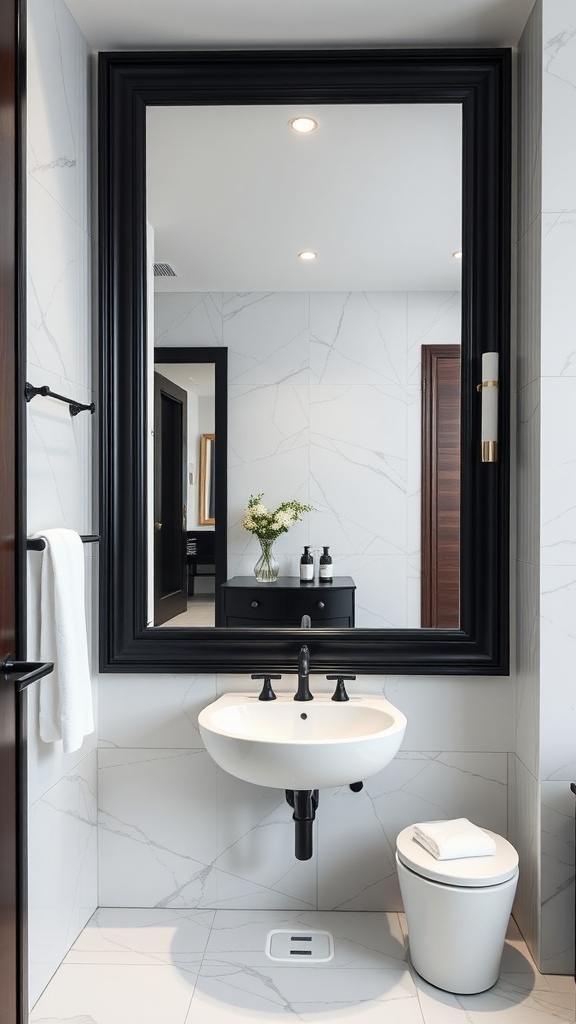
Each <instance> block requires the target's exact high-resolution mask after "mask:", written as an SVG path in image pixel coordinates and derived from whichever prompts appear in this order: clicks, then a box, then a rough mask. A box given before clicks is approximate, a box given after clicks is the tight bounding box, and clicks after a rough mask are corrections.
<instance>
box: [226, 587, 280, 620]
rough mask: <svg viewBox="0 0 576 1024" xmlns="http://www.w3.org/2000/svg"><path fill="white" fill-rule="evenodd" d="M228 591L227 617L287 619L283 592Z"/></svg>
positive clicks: (263, 590)
mask: <svg viewBox="0 0 576 1024" xmlns="http://www.w3.org/2000/svg"><path fill="white" fill-rule="evenodd" d="M265 587H266V584H265V583H263V584H262V588H263V589H262V590H257V589H256V588H254V589H250V590H248V589H246V590H227V591H226V597H225V601H226V613H225V614H226V615H227V616H231V617H234V618H244V619H252V620H254V619H276V620H282V619H285V618H286V595H285V593H284V592H283V591H281V590H266V589H264V588H265Z"/></svg>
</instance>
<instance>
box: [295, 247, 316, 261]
mask: <svg viewBox="0 0 576 1024" xmlns="http://www.w3.org/2000/svg"><path fill="white" fill-rule="evenodd" d="M317 257H318V253H317V252H312V251H311V250H310V249H305V250H304V252H299V253H298V259H299V260H315V259H317Z"/></svg>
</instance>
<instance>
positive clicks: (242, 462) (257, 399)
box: [228, 384, 310, 565]
mask: <svg viewBox="0 0 576 1024" xmlns="http://www.w3.org/2000/svg"><path fill="white" fill-rule="evenodd" d="M228 399H229V400H228V453H229V461H228V517H229V518H228V522H229V532H228V549H229V553H230V554H231V555H242V554H244V553H246V552H248V551H250V552H252V554H254V556H255V557H254V559H253V561H252V563H251V564H252V565H253V564H254V562H255V561H256V559H257V558H258V555H259V548H258V542H257V539H256V538H255V537H253V536H252V535H251V534H248V533H247V532H246V531H245V530H243V529H242V527H241V525H240V522H241V519H242V517H243V515H244V509H245V507H246V502H247V501H248V497H249V496H250V494H260V493H262V492H264V498H263V501H264V504H265V505H266V506H267V507H268V508H270V509H274V508H276V507H277V506H278V505H279V504H281V502H283V501H287V500H288V499H291V498H297V499H298V500H299V501H302V502H304V503H308V500H309V450H308V387H307V386H306V385H290V384H287V385H282V386H275V385H274V386H266V387H247V386H233V387H231V388H229V396H228ZM309 530H310V523H309V517H308V516H305V517H304V519H303V520H302V521H301V522H300V523H296V524H295V525H294V526H293V527H292V528H291V529H290V531H289V532H288V533H287V534H284V535H282V536H281V537H279V538H278V540H277V541H276V544H275V548H276V549H277V550H278V551H280V552H282V553H288V554H294V553H295V552H300V550H301V547H302V545H303V544H307V543H309V540H308V537H309ZM252 554H250V558H251V559H252Z"/></svg>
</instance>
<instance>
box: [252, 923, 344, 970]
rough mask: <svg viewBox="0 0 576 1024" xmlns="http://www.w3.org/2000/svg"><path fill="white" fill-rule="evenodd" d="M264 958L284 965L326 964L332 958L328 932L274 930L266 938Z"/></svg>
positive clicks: (331, 940)
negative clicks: (279, 961)
mask: <svg viewBox="0 0 576 1024" xmlns="http://www.w3.org/2000/svg"><path fill="white" fill-rule="evenodd" d="M266 956H268V957H270V959H271V960H282V961H283V962H284V963H292V964H296V963H308V964H310V963H314V964H318V963H326V961H327V960H331V959H332V957H333V956H334V939H333V938H332V936H331V934H330V932H324V931H311V930H309V929H307V930H306V931H303V932H299V931H289V930H288V929H282V928H276V929H274V931H271V932H268V935H267V936H266Z"/></svg>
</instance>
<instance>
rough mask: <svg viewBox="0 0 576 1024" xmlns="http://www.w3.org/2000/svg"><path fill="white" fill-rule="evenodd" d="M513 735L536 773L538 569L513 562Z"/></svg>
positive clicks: (519, 752) (521, 755) (517, 748)
mask: <svg viewBox="0 0 576 1024" xmlns="http://www.w3.org/2000/svg"><path fill="white" fill-rule="evenodd" d="M516 596H517V603H516V616H517V618H516V677H515V682H516V702H515V703H516V707H515V722H516V736H515V741H514V744H513V749H514V750H515V751H516V754H517V755H518V757H519V758H520V760H521V761H522V762H523V763H524V765H525V766H526V768H527V769H528V770H529V771H530V772H532V774H533V775H534V777H536V778H537V777H538V776H539V772H540V728H539V722H540V569H539V567H538V566H537V565H531V564H529V563H527V562H517V563H516Z"/></svg>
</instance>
